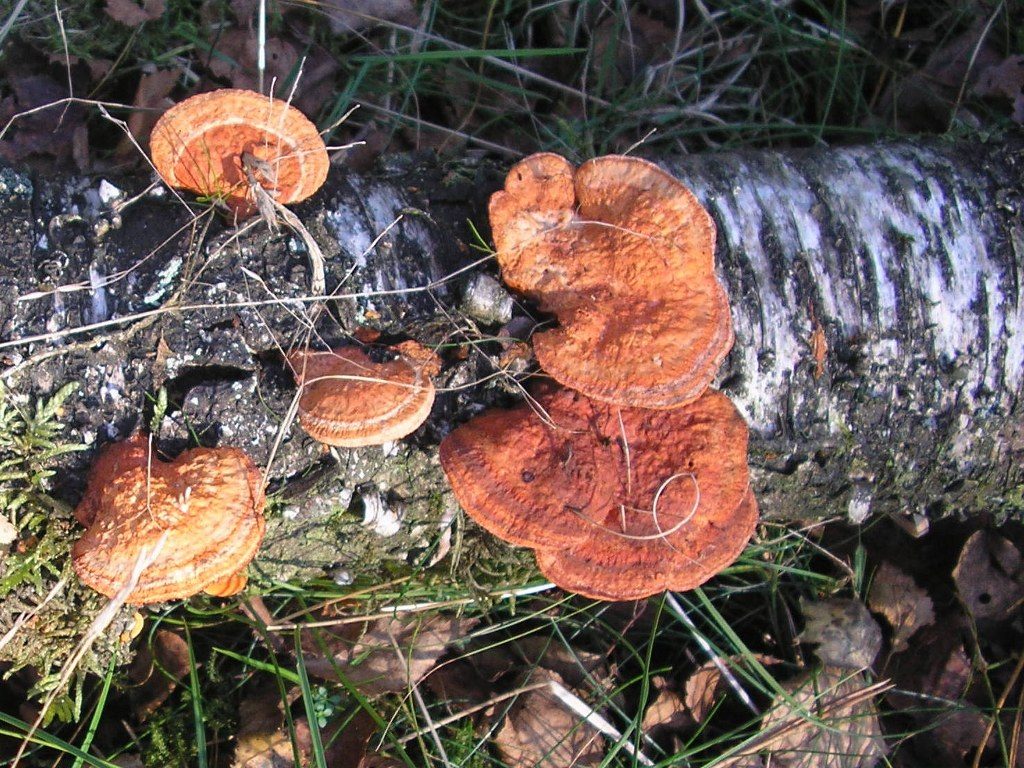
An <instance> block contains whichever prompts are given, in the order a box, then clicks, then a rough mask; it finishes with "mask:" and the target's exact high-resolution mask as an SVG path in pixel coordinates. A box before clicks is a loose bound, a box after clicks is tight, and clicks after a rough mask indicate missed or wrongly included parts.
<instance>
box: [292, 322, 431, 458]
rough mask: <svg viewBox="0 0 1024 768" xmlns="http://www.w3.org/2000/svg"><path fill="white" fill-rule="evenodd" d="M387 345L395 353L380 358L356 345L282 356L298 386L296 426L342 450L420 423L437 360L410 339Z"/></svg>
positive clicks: (372, 442) (386, 437) (406, 431)
mask: <svg viewBox="0 0 1024 768" xmlns="http://www.w3.org/2000/svg"><path fill="white" fill-rule="evenodd" d="M390 349H391V351H392V352H394V353H397V356H396V357H395V358H394V359H391V360H385V361H382V362H376V361H374V360H373V359H371V357H370V356H369V355H368V354H367V353H366V352H364V351H363V350H362V349H360V348H359V347H356V346H349V347H339V348H337V349H334V350H331V351H330V352H308V351H298V352H293V353H291V354H290V355H288V363H289V365H290V366H291V367H292V369H293V370H294V372H295V378H296V380H297V381H298V383H299V385H300V386H301V387H302V391H301V394H300V395H299V424H301V425H302V428H303V429H305V430H306V432H307V433H309V436H310V437H312V438H313V439H314V440H317V441H319V442H321V443H325V444H327V445H334V446H339V447H343V448H358V447H361V446H367V445H381V444H383V443H387V442H391V441H392V440H400V439H401V438H403V437H405V436H406V435H408V434H410V433H412V432H413V431H415V430H416V429H417V428H418V427H419V426H420V425H421V424H422V423H423V422H424V421H426V419H427V416H429V415H430V409H431V407H432V406H433V404H434V384H433V382H431V380H430V377H431V376H432V375H433V374H435V373H437V371H438V370H439V369H440V361H439V360H438V358H437V356H436V355H435V354H434V353H433V352H432V351H431V350H429V349H427V348H426V347H423V346H422V345H420V344H418V343H416V342H414V341H406V342H402V343H401V344H398V345H396V346H394V347H391V348H390Z"/></svg>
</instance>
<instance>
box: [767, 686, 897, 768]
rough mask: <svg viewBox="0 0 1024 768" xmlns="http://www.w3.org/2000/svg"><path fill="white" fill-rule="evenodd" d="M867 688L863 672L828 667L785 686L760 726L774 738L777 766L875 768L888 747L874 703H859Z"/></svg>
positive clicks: (773, 754)
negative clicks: (774, 734)
mask: <svg viewBox="0 0 1024 768" xmlns="http://www.w3.org/2000/svg"><path fill="white" fill-rule="evenodd" d="M865 687H866V683H865V681H864V678H863V677H862V676H861V674H860V673H853V674H851V673H850V672H849V671H847V670H844V669H836V668H835V667H825V668H824V669H822V670H821V671H820V672H818V673H817V674H815V675H805V676H802V677H800V678H798V679H796V680H793V681H790V682H789V683H788V684H786V685H785V688H786V691H787V694H786V695H785V696H783V695H781V694H780V695H778V696H776V697H775V699H774V701H773V702H772V708H771V710H770V711H769V712H768V714H766V715H765V717H764V720H763V721H762V723H761V730H762V733H765V734H767V733H769V732H771V731H772V730H773V729H779V730H780V731H781V734H780V737H779V738H775V739H772V740H771V742H770V744H771V747H770V751H769V758H768V761H767V764H768V765H771V766H773V768H872V767H873V766H874V765H876V764H877V762H878V761H879V760H880V759H881V758H882V757H884V756H885V754H886V746H885V741H884V740H883V739H882V730H881V727H880V726H879V724H878V713H877V710H876V707H875V703H874V701H873V700H872V699H870V698H868V699H866V700H859V698H860V697H858V696H857V694H858V692H860V691H862V690H863V689H864V688H865Z"/></svg>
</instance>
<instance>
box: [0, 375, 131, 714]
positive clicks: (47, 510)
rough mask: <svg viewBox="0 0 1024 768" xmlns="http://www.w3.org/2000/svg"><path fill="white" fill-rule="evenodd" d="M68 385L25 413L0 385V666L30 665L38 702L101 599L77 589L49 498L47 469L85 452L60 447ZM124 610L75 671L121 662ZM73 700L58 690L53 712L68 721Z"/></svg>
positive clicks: (59, 517)
mask: <svg viewBox="0 0 1024 768" xmlns="http://www.w3.org/2000/svg"><path fill="white" fill-rule="evenodd" d="M77 388H78V385H77V384H74V383H72V384H67V385H65V386H64V387H62V388H61V389H60V390H59V391H58V392H56V393H55V394H54V395H53V396H52V397H50V398H48V399H45V400H40V401H38V402H37V403H35V404H34V406H33V407H29V406H28V404H23V403H19V402H18V398H17V397H16V396H15V395H14V394H13V393H11V392H9V391H8V390H7V389H6V388H4V387H2V386H0V526H2V527H3V529H4V530H5V531H6V534H7V535H6V536H5V537H4V538H5V539H6V541H5V542H4V544H3V545H2V548H0V634H4V635H7V634H8V633H10V634H9V636H7V637H6V641H5V642H4V643H3V645H2V646H0V661H7V662H10V663H11V665H12V667H13V669H20V668H21V667H25V666H32V667H35V668H36V669H37V670H38V671H39V673H40V676H41V677H40V680H39V682H38V683H37V684H36V686H35V688H34V689H33V690H32V692H31V693H32V695H33V696H37V697H43V696H45V695H46V694H47V693H49V692H50V690H52V689H53V687H54V686H55V685H56V684H57V682H58V680H59V676H60V672H61V671H62V669H63V667H64V664H65V662H66V660H67V658H68V657H69V656H70V655H71V653H72V652H73V650H74V648H75V647H76V646H77V645H78V643H79V642H80V641H81V639H82V637H84V636H85V634H86V632H87V630H88V629H89V625H90V624H91V623H92V621H93V619H94V618H95V617H96V615H97V614H98V613H99V611H100V610H101V609H102V607H103V605H104V603H105V600H104V599H103V598H102V597H100V596H99V595H97V594H95V593H94V592H92V591H91V590H87V589H85V588H82V587H80V586H79V584H78V580H77V579H76V578H75V575H74V573H73V572H72V570H71V564H70V558H69V557H68V555H69V553H70V549H71V541H72V540H73V538H74V536H75V530H74V526H75V523H74V517H73V514H72V511H71V509H70V508H69V507H68V505H67V504H65V503H63V502H61V501H59V500H57V499H55V498H53V497H52V496H51V495H50V479H51V478H52V477H53V475H54V473H55V471H56V470H55V469H54V465H55V462H56V460H57V458H58V457H60V456H61V455H63V454H66V453H69V452H72V451H78V450H81V449H83V448H85V446H84V445H81V444H77V443H67V442H64V441H62V439H61V433H62V432H63V430H64V424H63V423H62V421H61V417H62V416H63V408H64V403H65V402H66V401H67V400H68V398H70V397H71V396H72V395H73V394H74V393H75V391H76V390H77ZM130 616H131V610H130V609H122V611H121V612H120V613H119V614H118V616H116V617H115V619H114V622H113V624H112V626H111V631H110V632H108V633H107V634H106V635H105V636H103V637H101V638H100V639H99V640H97V642H96V643H95V644H94V645H93V648H92V649H91V650H90V652H89V653H88V654H86V657H85V659H83V661H82V664H81V666H80V668H79V670H80V672H81V673H84V672H97V673H102V672H103V671H104V670H105V669H106V668H107V667H108V666H109V665H110V663H111V660H112V659H113V660H115V661H117V662H119V661H121V660H122V659H123V658H124V657H125V656H126V654H127V645H126V644H123V643H121V642H120V640H119V637H120V634H121V632H123V631H124V628H125V627H126V626H128V625H129V623H130V621H131V619H130ZM75 698H76V697H74V696H73V694H71V693H69V692H62V694H61V695H60V697H59V698H58V699H57V700H56V706H55V707H54V711H55V712H57V713H59V714H60V713H64V712H66V713H67V714H68V716H69V717H70V716H71V714H72V713H73V711H74V710H75V709H77V707H76V706H74V703H75V702H74V700H75Z"/></svg>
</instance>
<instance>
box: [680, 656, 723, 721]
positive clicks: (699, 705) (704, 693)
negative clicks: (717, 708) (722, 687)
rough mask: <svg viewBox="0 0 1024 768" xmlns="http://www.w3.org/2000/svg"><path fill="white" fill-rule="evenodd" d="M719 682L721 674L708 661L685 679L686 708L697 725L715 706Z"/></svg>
mask: <svg viewBox="0 0 1024 768" xmlns="http://www.w3.org/2000/svg"><path fill="white" fill-rule="evenodd" d="M721 681H722V673H721V672H720V671H719V669H718V667H716V666H715V665H714V664H713V663H712V662H710V661H709V662H708V663H707V664H705V665H704V666H702V667H700V668H699V669H698V670H696V671H695V672H694V673H693V674H692V675H690V676H689V677H688V678H687V679H686V699H685V703H686V708H687V709H688V710H689V711H690V716H691V717H693V719H694V720H696V721H697V722H698V723H701V722H704V718H706V717H707V716H708V713H710V712H711V708H712V707H713V706H714V705H715V699H716V698H717V697H718V692H719V687H718V684H719V683H720V682H721Z"/></svg>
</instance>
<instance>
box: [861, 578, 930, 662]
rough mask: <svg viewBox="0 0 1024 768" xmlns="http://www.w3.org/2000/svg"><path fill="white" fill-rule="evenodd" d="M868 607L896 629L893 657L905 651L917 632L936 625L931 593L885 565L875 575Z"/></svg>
mask: <svg viewBox="0 0 1024 768" xmlns="http://www.w3.org/2000/svg"><path fill="white" fill-rule="evenodd" d="M868 607H869V608H870V609H871V610H872V611H875V612H876V613H880V614H882V615H883V616H885V618H886V620H887V621H888V622H889V626H891V627H892V650H893V653H899V652H901V651H903V650H905V649H906V647H907V641H908V640H909V639H910V637H911V636H912V635H913V634H914V633H915V632H917V630H919V629H920V628H921V627H926V626H928V625H930V624H931V623H933V622H934V621H935V609H934V606H933V605H932V599H931V598H930V597H928V593H927V592H925V591H924V590H923V589H921V587H919V586H917V584H915V583H914V580H913V579H912V578H911V577H910V576H908V575H907V574H905V573H904V572H903V571H901V570H900V569H899V568H897V567H896V566H894V565H890V564H889V563H882V565H881V567H880V568H879V569H878V571H876V572H875V578H874V580H873V581H872V582H871V592H870V593H869V594H868Z"/></svg>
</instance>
